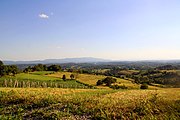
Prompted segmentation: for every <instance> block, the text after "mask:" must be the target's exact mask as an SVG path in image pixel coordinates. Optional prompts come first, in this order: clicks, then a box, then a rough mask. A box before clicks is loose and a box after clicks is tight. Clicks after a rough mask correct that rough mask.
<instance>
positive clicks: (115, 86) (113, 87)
mask: <svg viewBox="0 0 180 120" xmlns="http://www.w3.org/2000/svg"><path fill="white" fill-rule="evenodd" d="M110 88H112V89H127V87H126V86H125V85H121V86H119V85H111V86H110Z"/></svg>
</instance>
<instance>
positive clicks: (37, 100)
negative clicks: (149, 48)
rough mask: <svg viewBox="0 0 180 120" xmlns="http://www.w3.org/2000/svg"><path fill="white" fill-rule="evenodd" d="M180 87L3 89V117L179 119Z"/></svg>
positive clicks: (0, 99)
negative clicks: (156, 88)
mask: <svg viewBox="0 0 180 120" xmlns="http://www.w3.org/2000/svg"><path fill="white" fill-rule="evenodd" d="M179 93H180V89H161V90H121V91H117V90H109V89H104V90H103V89H82V90H80V89H55V88H23V89H21V88H1V89H0V106H1V110H0V119H84V120H85V119H93V120H97V119H101V120H102V119H134V120H136V119H145V120H146V119H162V120H164V119H179V118H180V114H179V113H180V111H179V110H180V94H179Z"/></svg>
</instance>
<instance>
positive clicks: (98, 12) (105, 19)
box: [0, 0, 180, 60]
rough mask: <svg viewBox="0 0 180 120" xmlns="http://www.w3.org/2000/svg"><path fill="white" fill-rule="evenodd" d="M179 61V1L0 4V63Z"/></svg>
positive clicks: (9, 0) (12, 0)
mask: <svg viewBox="0 0 180 120" xmlns="http://www.w3.org/2000/svg"><path fill="white" fill-rule="evenodd" d="M74 57H95V58H104V59H111V60H171V59H180V0H0V59H2V60H43V59H61V58H74Z"/></svg>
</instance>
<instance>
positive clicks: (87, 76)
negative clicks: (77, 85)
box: [47, 72, 156, 89]
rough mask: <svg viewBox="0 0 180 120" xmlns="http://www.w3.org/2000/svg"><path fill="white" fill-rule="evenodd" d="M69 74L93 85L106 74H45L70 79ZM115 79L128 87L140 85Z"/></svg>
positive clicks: (135, 87) (132, 87)
mask: <svg viewBox="0 0 180 120" xmlns="http://www.w3.org/2000/svg"><path fill="white" fill-rule="evenodd" d="M71 74H74V75H75V76H77V78H76V79H77V80H79V81H80V82H82V83H86V84H89V85H93V86H94V85H96V82H97V81H98V80H101V79H104V78H105V77H106V76H103V75H91V74H77V75H76V73H70V72H57V73H54V74H49V75H47V76H51V77H57V78H60V77H62V76H63V75H66V76H67V78H68V79H70V75H71ZM116 79H117V82H118V83H119V85H125V86H127V87H128V88H130V89H138V88H139V87H140V85H137V84H132V82H131V81H129V80H124V79H121V78H116ZM98 88H107V87H106V86H100V87H98ZM150 88H151V89H156V87H154V86H150Z"/></svg>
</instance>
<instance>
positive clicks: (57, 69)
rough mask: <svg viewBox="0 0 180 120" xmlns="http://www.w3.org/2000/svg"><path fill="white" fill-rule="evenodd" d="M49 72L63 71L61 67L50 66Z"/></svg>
mask: <svg viewBox="0 0 180 120" xmlns="http://www.w3.org/2000/svg"><path fill="white" fill-rule="evenodd" d="M47 70H48V71H55V72H58V71H61V66H60V65H50V66H49V67H47Z"/></svg>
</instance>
